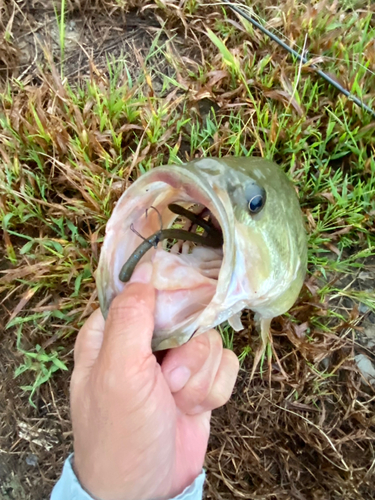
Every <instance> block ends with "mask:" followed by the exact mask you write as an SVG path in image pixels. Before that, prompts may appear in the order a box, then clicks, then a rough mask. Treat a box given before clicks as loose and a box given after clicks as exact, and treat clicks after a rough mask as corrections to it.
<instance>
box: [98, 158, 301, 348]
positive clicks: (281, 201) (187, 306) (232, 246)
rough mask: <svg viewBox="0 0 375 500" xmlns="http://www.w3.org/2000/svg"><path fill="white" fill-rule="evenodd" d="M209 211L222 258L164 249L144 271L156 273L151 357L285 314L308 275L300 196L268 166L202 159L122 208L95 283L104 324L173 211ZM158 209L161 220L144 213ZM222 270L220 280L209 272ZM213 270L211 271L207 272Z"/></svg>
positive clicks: (128, 195)
mask: <svg viewBox="0 0 375 500" xmlns="http://www.w3.org/2000/svg"><path fill="white" fill-rule="evenodd" d="M171 203H178V204H179V205H181V206H184V207H186V208H188V207H190V206H191V205H193V204H195V205H198V206H202V207H205V208H206V209H207V210H208V211H209V213H210V214H211V215H212V218H213V219H214V221H215V222H216V224H217V226H218V228H220V229H219V230H220V231H221V232H222V237H223V247H222V249H220V250H212V249H203V248H201V247H199V248H195V249H193V252H191V254H189V255H179V254H178V255H176V254H171V253H170V252H168V251H167V247H166V246H165V245H164V246H162V245H159V247H158V248H157V249H151V250H150V251H149V252H147V253H146V255H144V257H142V259H141V261H140V263H139V264H138V265H141V264H142V262H145V261H150V262H152V264H153V277H152V282H153V284H154V286H155V288H156V291H157V304H156V313H155V332H154V336H153V341H152V347H153V350H154V351H156V350H162V349H167V348H172V347H176V346H178V345H181V344H183V343H185V342H187V341H188V340H189V339H190V338H191V337H192V336H193V335H199V334H201V333H203V332H205V331H207V330H209V329H211V328H214V327H216V326H218V325H219V324H220V323H222V322H224V321H226V320H228V319H230V318H233V317H236V315H238V314H240V313H241V311H242V310H243V309H245V308H250V309H251V310H253V311H255V312H256V313H258V315H259V316H260V317H261V318H272V317H275V316H277V315H279V314H282V313H284V312H286V311H287V310H288V309H289V308H290V307H291V306H292V305H293V303H294V302H295V300H296V298H297V296H298V293H299V291H300V289H301V286H302V283H303V280H304V276H305V270H306V260H307V257H306V253H307V250H306V235H305V230H304V227H303V221H302V214H301V210H300V207H299V203H298V198H297V195H296V192H295V190H294V188H293V186H292V185H291V183H290V181H289V180H288V178H287V176H286V175H285V173H284V172H283V171H282V170H281V169H280V167H278V166H277V165H276V164H274V163H273V162H270V161H267V160H264V159H261V158H233V157H230V158H221V159H215V158H205V159H201V160H194V161H192V162H190V163H187V164H185V165H181V166H169V167H158V168H156V169H154V170H153V171H151V172H149V173H147V174H145V175H143V176H142V177H140V178H139V179H138V180H137V181H136V182H135V183H134V184H133V185H132V186H131V187H130V188H129V189H128V190H127V191H126V192H125V193H124V194H123V196H122V197H121V198H120V200H119V202H118V203H117V205H116V207H115V210H114V211H113V214H112V216H111V218H110V220H109V222H108V224H107V228H106V237H105V240H104V244H103V247H102V251H101V256H100V262H99V268H98V273H97V285H98V295H99V301H100V305H101V309H102V312H103V315H104V316H105V317H106V315H107V313H108V310H109V307H110V303H111V301H112V300H113V298H114V297H115V296H116V295H117V294H118V293H120V292H121V290H122V289H123V288H124V286H125V285H124V283H122V282H121V281H120V280H119V273H120V271H121V267H122V265H123V263H124V262H126V261H127V260H128V259H129V257H130V256H131V254H132V253H133V252H134V250H135V249H136V247H137V246H138V245H139V244H140V242H141V239H140V237H139V235H137V234H135V233H134V232H133V231H132V230H131V227H132V226H134V227H137V232H138V233H141V234H142V235H144V236H145V237H146V236H149V235H150V234H153V233H155V232H156V231H158V229H160V220H161V222H162V224H163V227H171V226H172V225H173V223H174V222H175V219H176V215H175V214H173V213H172V212H170V211H169V210H168V205H169V204H171ZM151 206H152V207H154V208H155V209H156V210H154V211H150V210H148V212H147V214H146V209H148V208H150V207H151ZM215 262H218V263H219V264H218V268H217V272H216V274H215V272H212V269H211V270H210V266H211V267H212V266H213V265H214V264H213V263H215ZM207 269H208V271H207Z"/></svg>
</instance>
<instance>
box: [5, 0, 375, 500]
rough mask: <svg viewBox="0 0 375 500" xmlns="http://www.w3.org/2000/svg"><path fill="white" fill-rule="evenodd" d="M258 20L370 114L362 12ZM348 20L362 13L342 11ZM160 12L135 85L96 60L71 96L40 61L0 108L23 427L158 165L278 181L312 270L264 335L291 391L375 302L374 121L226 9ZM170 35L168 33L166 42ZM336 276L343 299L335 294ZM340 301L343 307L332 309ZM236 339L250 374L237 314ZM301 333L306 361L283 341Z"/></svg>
mask: <svg viewBox="0 0 375 500" xmlns="http://www.w3.org/2000/svg"><path fill="white" fill-rule="evenodd" d="M271 4H272V2H269V3H268V4H267V5H265V6H263V5H262V4H260V3H255V4H254V9H255V10H256V12H257V13H258V14H259V15H260V16H261V18H263V19H270V18H273V24H274V25H275V26H277V28H275V29H277V31H278V32H279V33H283V34H284V35H285V37H286V38H287V39H288V40H294V42H295V47H299V48H300V49H301V50H302V47H303V46H304V43H305V42H306V43H307V47H308V49H309V54H310V57H314V56H315V55H316V56H319V57H321V58H322V61H318V63H319V64H321V65H322V67H324V69H325V70H326V71H328V72H331V73H334V74H335V75H336V76H337V78H339V79H341V80H342V81H343V82H345V83H346V85H348V86H350V87H351V89H352V92H353V93H354V94H355V95H357V96H358V97H359V98H361V99H363V100H364V101H365V102H366V103H367V104H369V105H372V106H373V107H374V106H375V99H374V98H375V94H374V90H373V89H374V88H375V59H374V54H373V49H372V48H371V47H372V45H371V44H373V40H374V37H375V27H374V21H373V20H374V16H375V13H374V9H373V6H371V5H370V4H368V5H367V4H366V5H365V3H364V2H346V3H345V2H343V3H342V5H340V6H336V7H335V8H333V7H332V8H331V9H328V8H322V9H320V10H319V11H317V12H312V11H311V10H309V9H306V8H305V6H304V5H303V4H299V3H294V4H293V5H292V6H290V5H289V4H288V5H289V7H287V6H286V4H284V3H282V2H279V10H275V9H271V8H266V7H272V5H271ZM118 5H119V6H118V7H117V8H120V9H122V8H123V6H122V5H120V2H119V4H118ZM252 5H253V4H252ZM358 6H361V8H362V11H361V12H358V13H356V11H355V10H350V9H351V8H352V7H353V8H354V7H357V8H358ZM157 9H158V10H157V12H158V14H159V16H161V19H163V22H164V25H163V26H164V31H161V32H160V34H159V36H157V37H155V38H154V40H153V42H152V43H151V48H150V49H149V51H148V54H146V55H145V56H140V57H141V63H139V64H138V67H139V71H138V73H137V74H134V72H132V71H131V70H130V67H129V64H128V63H127V62H126V61H125V62H124V60H125V55H124V58H122V57H120V58H118V59H120V60H121V61H120V62H116V60H115V59H113V58H110V57H108V58H107V62H106V66H105V67H96V66H95V64H94V63H92V67H91V73H90V77H88V78H86V79H83V80H79V81H74V82H73V81H70V80H69V79H66V78H65V79H62V76H63V69H64V67H63V65H62V66H61V74H59V72H58V71H57V69H56V66H55V65H54V64H53V63H52V60H53V58H52V57H50V58H48V60H47V61H45V67H44V71H43V72H42V73H40V74H39V76H38V78H39V80H38V82H37V83H33V84H30V82H28V83H25V82H24V81H22V80H17V78H10V79H8V81H7V82H6V83H5V85H4V90H3V93H2V94H1V105H2V110H1V112H0V127H1V130H2V132H1V136H0V153H1V160H0V161H1V169H0V214H1V224H2V229H3V235H4V248H3V256H2V259H1V265H2V277H1V278H0V280H1V281H0V292H1V294H2V304H3V306H4V307H5V309H6V311H7V313H8V315H7V318H6V323H7V324H6V335H7V336H10V338H11V339H12V340H11V345H12V346H13V349H14V352H15V353H16V357H17V363H16V365H15V366H14V372H15V376H16V377H17V378H16V381H17V383H20V385H21V386H22V387H23V388H24V389H25V391H26V392H27V397H28V398H29V399H30V402H31V403H32V404H33V405H37V406H36V410H35V411H37V407H38V401H40V398H43V397H46V396H45V394H46V390H47V389H46V387H47V386H48V385H49V384H50V383H53V381H54V378H55V377H56V375H58V373H59V372H63V371H65V370H66V369H67V368H69V369H71V368H72V355H71V353H72V346H73V341H74V338H75V334H76V333H77V331H78V330H79V328H80V326H81V325H82V324H83V322H84V321H85V319H86V318H87V316H88V315H89V314H90V313H91V312H92V310H93V309H94V308H95V307H96V306H97V295H96V289H95V280H94V277H95V271H96V267H97V263H98V257H99V254H100V245H101V243H102V241H103V236H104V230H105V224H106V222H107V220H108V218H109V217H110V214H111V212H112V210H113V207H114V204H115V202H116V201H117V199H118V198H119V196H120V195H121V193H122V192H123V191H124V189H126V187H127V186H128V185H129V184H130V183H131V182H133V181H134V180H135V179H137V178H138V177H139V176H140V175H142V174H143V173H145V172H147V171H148V170H150V169H152V168H155V167H157V166H158V165H162V164H168V163H176V162H177V163H181V162H183V161H187V160H189V159H192V158H195V157H202V156H224V155H243V156H250V155H256V156H262V157H265V158H272V159H274V160H275V161H276V162H277V163H279V165H280V168H283V169H284V170H285V171H286V172H287V174H288V176H289V177H290V179H291V181H292V182H293V184H294V186H295V188H296V190H297V191H298V193H299V196H300V200H301V207H302V210H303V212H304V216H305V221H306V227H307V231H308V235H309V270H308V277H307V285H306V288H305V289H304V290H303V292H302V294H301V297H300V299H299V301H298V302H297V304H296V306H295V307H294V308H292V310H291V311H289V313H288V314H287V315H285V317H283V318H279V319H278V320H277V321H276V322H275V324H274V334H275V344H274V346H273V348H274V349H275V350H276V351H277V352H278V357H279V360H281V361H280V363H281V365H282V369H283V370H285V371H286V372H288V370H289V373H291V375H290V376H291V377H293V376H294V375H293V370H292V368H291V367H290V366H289V369H288V363H289V360H290V359H291V356H292V354H293V353H294V352H295V351H294V349H297V351H298V353H299V355H301V357H302V359H307V361H308V363H306V370H308V372H306V377H313V376H314V374H315V375H316V376H317V379H316V380H315V381H313V383H312V386H313V387H314V391H313V392H314V397H315V395H316V393H317V394H320V393H321V394H323V392H324V391H325V390H326V386H325V385H324V384H325V383H327V380H330V379H331V376H332V378H335V377H333V375H332V374H333V370H334V369H333V368H329V369H328V368H327V369H326V370H322V369H321V368H320V362H321V359H323V358H322V356H323V351H324V348H323V347H324V346H325V348H326V349H328V351H329V352H332V353H335V352H336V351H337V349H338V348H337V347H336V346H337V345H338V344H337V342H339V341H338V340H337V339H340V335H342V332H344V331H346V330H345V329H347V328H348V327H350V328H352V334H353V335H354V337H355V335H356V330H355V328H354V323H353V321H354V319H355V320H356V321H357V319H358V318H357V317H356V318H353V317H352V316H351V313H352V311H353V309H356V307H357V308H358V307H359V304H364V305H365V306H366V307H367V312H366V313H365V316H366V315H367V316H368V314H369V312H371V311H375V300H374V290H373V289H372V290H371V289H366V290H363V289H360V288H359V287H358V286H357V285H358V282H357V281H356V276H358V274H359V273H360V272H361V271H363V270H366V268H367V263H368V262H369V259H370V258H371V257H373V256H374V255H375V232H374V227H375V223H374V222H375V161H374V148H375V127H374V123H373V121H372V119H371V116H369V115H368V114H366V113H365V112H364V111H362V110H360V109H359V108H357V107H356V106H355V105H353V103H351V102H348V100H347V99H346V98H344V97H343V96H340V95H338V94H337V92H336V91H335V90H333V89H332V88H331V87H329V86H328V85H327V84H326V83H325V82H324V81H322V80H320V79H319V78H318V77H317V76H316V75H315V74H314V73H312V72H311V71H309V70H308V69H307V68H300V67H299V65H298V63H297V62H296V61H293V59H292V58H290V57H289V56H287V55H286V54H285V53H284V52H283V50H282V49H280V48H279V47H277V46H275V45H274V44H273V43H272V42H270V40H268V39H267V38H266V37H264V36H263V35H261V34H259V33H257V32H256V31H254V29H253V28H252V27H250V26H249V25H248V23H246V22H245V21H243V20H240V19H237V18H235V17H234V16H233V15H232V14H230V13H229V11H228V10H227V9H224V8H223V7H222V6H219V5H206V6H205V5H203V4H202V3H200V2H196V1H188V2H185V4H184V6H183V7H182V8H181V10H180V11H179V13H178V12H177V10H176V9H175V8H172V7H168V2H166V3H164V2H163V3H161V2H160V3H157ZM66 10H67V5H65V2H64V1H62V2H61V4H60V5H59V6H56V22H57V23H58V32H59V38H60V48H59V50H60V54H59V58H60V59H61V61H63V60H64V57H65V56H66V52H65V48H66V47H65V37H66V25H67V24H66V23H67V20H68V13H67V12H66ZM176 16H177V18H176ZM178 16H180V17H178ZM177 19H179V21H178V20H177ZM181 19H183V20H184V22H186V24H187V25H188V30H189V36H190V38H191V40H195V42H194V43H192V44H191V46H190V45H189V43H188V42H186V41H184V43H185V44H187V52H186V53H183V54H182V55H180V54H179V51H178V47H180V48H181V40H180V39H181V37H182V36H183V35H182V33H183V29H182V25H181V22H182V21H181ZM202 20H204V24H203V22H202ZM231 20H235V21H236V22H237V24H233V23H231ZM173 26H178V29H176V31H175V33H174V34H173V36H172V35H170V36H169V39H168V35H167V34H168V33H169V34H170V28H171V27H173ZM240 27H242V30H241V29H240ZM198 28H199V29H198ZM194 37H195V38H194ZM306 37H307V38H306ZM306 40H307V41H306ZM189 51H190V52H189ZM198 53H199V55H197V54H198ZM202 54H203V57H202ZM160 61H162V67H160ZM163 65H164V66H163ZM163 68H164V69H163ZM207 100H208V103H207ZM347 276H350V277H352V279H350V280H349V281H350V284H349V286H348V284H342V285H340V286H338V284H337V283H340V282H341V281H342V280H343V279H344V278H345V277H347ZM340 280H341V281H340ZM344 298H346V299H350V301H351V304H352V306H351V307H344V308H343V307H342V300H343V299H344ZM244 323H245V325H246V329H245V332H242V333H241V334H236V333H234V332H233V331H232V330H231V328H230V327H229V326H228V325H222V328H221V333H222V336H223V340H224V344H225V346H226V347H228V348H231V349H234V350H235V351H236V353H237V354H238V355H239V358H240V360H241V366H243V367H246V366H248V365H247V363H249V362H250V360H251V359H252V356H253V352H255V351H256V347H254V346H255V344H256V343H257V335H256V334H255V333H254V328H253V319H252V317H251V316H248V315H247V313H246V314H245V321H244ZM301 325H305V332H306V344H308V347H306V346H305V345H302V343H301V342H300V341H299V340H298V338H296V336H295V335H294V333H293V331H294V330H293V329H295V328H298V327H300V326H301ZM250 333H251V335H250ZM329 335H335V336H336V337H337V338H336V340H335V341H333V340H332V338H331V337H329ZM286 337H287V338H288V339H289V340H288V342H289V343H288V344H287V345H288V347H286V348H285V345H284V344H282V347H280V346H279V340H278V339H279V338H281V339H282V338H286ZM249 338H250V340H249ZM280 342H281V341H280ZM335 342H336V343H335ZM341 345H342V344H340V346H341ZM285 349H286V350H285ZM308 349H310V350H311V351H308ZM269 350H271V346H269ZM330 350H331V351H330ZM281 351H282V354H280V352H281ZM311 353H314V354H311ZM316 353H319V355H318V354H316ZM293 355H294V354H293ZM273 356H275V354H273ZM284 357H285V360H286V361H285V362H284ZM274 362H275V365H277V363H278V360H277V359H276V358H274ZM266 365H267V363H264V369H267V366H266ZM293 366H294V365H293ZM293 369H294V368H293ZM330 370H331V371H330ZM307 373H309V375H307ZM311 374H313V375H311ZM266 378H267V377H266ZM18 381H20V382H18ZM323 382H324V384H323ZM327 391H328V392H329V390H328V389H327ZM293 394H294V395H293V399H295V400H297V401H301V400H302V398H304V397H305V396H304V395H303V391H301V389H298V390H296V389H293ZM304 401H305V400H304ZM301 404H302V403H301ZM303 404H307V403H306V401H305V403H303ZM280 498H281V497H280ZM348 498H349V497H348ZM350 498H354V497H350Z"/></svg>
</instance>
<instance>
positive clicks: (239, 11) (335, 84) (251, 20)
mask: <svg viewBox="0 0 375 500" xmlns="http://www.w3.org/2000/svg"><path fill="white" fill-rule="evenodd" d="M222 1H223V2H224V3H225V4H227V5H228V7H229V8H230V9H231V10H232V11H233V12H236V13H237V14H239V15H240V16H242V17H243V18H244V19H246V20H247V21H249V23H251V24H252V25H253V26H255V27H256V28H257V29H259V30H260V31H261V32H262V33H263V34H265V35H267V36H268V37H269V38H271V40H273V41H274V42H276V43H277V44H279V45H280V46H281V47H282V48H283V49H285V50H286V51H287V52H289V54H292V55H293V56H294V57H295V58H296V59H298V60H299V61H302V62H303V63H304V64H306V63H308V62H309V60H308V59H307V57H305V56H304V55H303V54H302V55H301V54H299V53H298V52H297V51H296V50H294V49H292V47H289V45H287V44H286V43H285V42H283V40H281V39H280V38H279V37H278V36H276V35H275V34H274V33H272V31H269V30H268V29H267V28H265V27H264V26H262V25H261V24H260V23H258V22H257V21H256V20H255V19H254V18H253V17H252V16H250V15H249V14H247V13H246V12H244V11H243V10H242V9H240V8H239V7H237V5H233V4H232V2H230V0H222ZM310 68H312V69H313V70H314V71H315V72H316V73H317V74H318V75H319V76H321V77H322V78H324V80H326V81H327V82H328V83H330V84H331V85H332V86H333V87H335V88H336V89H337V90H338V91H339V92H341V93H342V94H344V95H346V97H348V99H350V100H351V101H353V102H354V103H355V104H357V106H359V107H360V108H362V109H365V110H366V111H367V112H368V113H370V114H371V115H372V116H373V117H374V118H375V110H373V109H372V108H370V106H367V104H365V103H363V102H362V101H361V100H360V99H358V97H356V96H355V95H353V94H352V93H351V92H349V90H347V89H346V88H345V87H343V86H342V85H340V84H339V83H338V82H336V80H334V79H333V78H331V77H330V76H329V75H327V73H324V71H322V70H321V69H319V68H318V67H317V66H315V65H314V64H311V65H310Z"/></svg>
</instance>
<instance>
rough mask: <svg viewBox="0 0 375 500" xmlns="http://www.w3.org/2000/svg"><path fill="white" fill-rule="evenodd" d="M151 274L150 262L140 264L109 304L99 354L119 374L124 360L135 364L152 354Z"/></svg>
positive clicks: (153, 301) (152, 303) (153, 302)
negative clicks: (117, 370)
mask: <svg viewBox="0 0 375 500" xmlns="http://www.w3.org/2000/svg"><path fill="white" fill-rule="evenodd" d="M151 275H152V265H151V264H150V263H144V264H142V265H140V266H139V267H138V268H137V270H136V271H135V272H134V274H133V277H132V279H131V282H130V283H129V284H128V285H126V287H125V288H124V290H123V291H122V293H120V294H119V295H118V296H117V297H115V299H114V300H113V302H112V304H111V307H110V309H109V313H108V317H107V321H106V324H105V331H104V340H103V345H102V348H101V351H100V357H103V358H104V360H105V361H106V362H107V363H108V364H109V366H110V367H111V370H116V368H117V367H118V368H119V369H120V370H121V371H123V368H124V362H126V360H129V361H132V362H133V363H134V362H136V363H137V364H138V363H142V361H143V360H144V359H145V358H146V357H148V356H149V355H150V354H152V350H151V338H152V334H153V332H154V312H155V289H154V287H153V286H152V285H151V284H150V281H151Z"/></svg>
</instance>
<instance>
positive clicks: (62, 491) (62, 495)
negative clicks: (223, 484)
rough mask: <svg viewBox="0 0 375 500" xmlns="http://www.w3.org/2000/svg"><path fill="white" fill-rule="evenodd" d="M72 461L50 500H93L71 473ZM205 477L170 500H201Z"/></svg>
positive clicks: (201, 476)
mask: <svg viewBox="0 0 375 500" xmlns="http://www.w3.org/2000/svg"><path fill="white" fill-rule="evenodd" d="M72 459H73V454H72V455H70V456H69V457H68V458H67V459H66V461H65V464H64V468H63V471H62V474H61V477H60V479H59V480H58V482H57V483H56V485H55V487H54V488H53V491H52V495H51V498H50V500H94V499H93V498H92V496H90V495H89V494H88V493H86V491H84V489H83V488H82V486H81V485H80V484H79V481H78V479H77V476H76V475H75V473H74V471H73V467H72ZM205 476H206V474H205V471H204V470H203V471H202V472H201V474H199V476H198V477H197V478H196V479H195V481H194V482H193V483H192V484H191V485H190V486H188V487H187V488H186V489H185V490H184V491H183V492H182V493H181V494H180V495H178V496H177V497H174V498H171V499H170V500H202V498H203V484H204V480H205ZM124 500H125V499H124Z"/></svg>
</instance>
